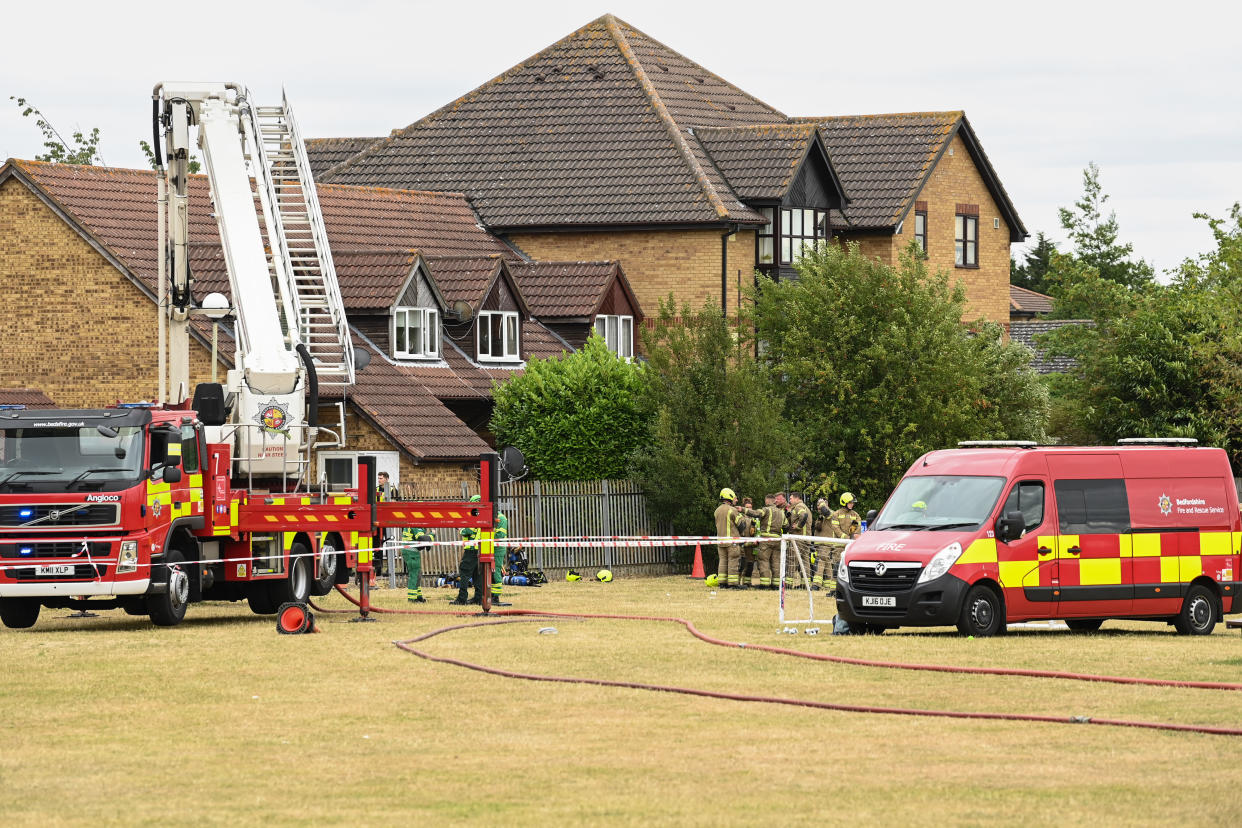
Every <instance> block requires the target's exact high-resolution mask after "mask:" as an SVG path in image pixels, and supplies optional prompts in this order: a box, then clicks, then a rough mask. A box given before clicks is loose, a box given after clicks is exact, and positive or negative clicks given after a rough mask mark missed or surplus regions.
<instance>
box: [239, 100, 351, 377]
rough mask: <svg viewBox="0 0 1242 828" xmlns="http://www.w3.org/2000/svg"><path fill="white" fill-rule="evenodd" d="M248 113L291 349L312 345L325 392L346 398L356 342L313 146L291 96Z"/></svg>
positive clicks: (272, 260) (249, 139)
mask: <svg viewBox="0 0 1242 828" xmlns="http://www.w3.org/2000/svg"><path fill="white" fill-rule="evenodd" d="M248 111H249V117H243V119H242V121H243V123H244V124H246V129H247V132H248V134H247V136H246V137H247V145H248V146H249V147H251V148H253V149H252V150H251V152H252V155H251V161H252V166H253V168H254V173H255V178H256V186H257V189H258V197H259V203H260V206H261V208H262V211H263V217H264V223H265V224H266V226H267V228H268V238H269V246H270V249H271V252H270V253H269V255H268V261H269V267H270V272H271V276H272V281H273V283H274V284H275V286H276V290H277V292H278V294H279V296H280V300H281V303H282V306H283V308H284V316H285V320H286V323H287V325H288V327H289V330H288V332H287V336H288V338H289V340H290V346H291V347H293V346H296V345H298V344H303V345H305V346H306V349H307V351H308V352H309V353H310V356H311V359H312V360H313V361H314V363H315V372H316V374H317V375H318V379H319V389H320V391H321V392H327V393H331V392H333V391H337V392H340V393H343V392H344V390H345V388H346V387H347V386H349V385H351V384H352V383H353V382H354V350H353V343H352V341H351V339H350V335H349V324H348V322H347V320H346V317H345V307H344V303H343V302H342V301H341V291H340V287H339V286H338V284H337V280H336V269H335V267H334V266H333V264H332V253H331V251H330V249H329V248H328V233H327V230H326V229H325V228H324V223H323V214H322V212H321V210H320V208H319V196H318V193H317V192H316V190H315V182H314V178H313V177H312V175H311V168H310V160H309V159H308V158H307V155H306V145H305V144H303V143H302V137H301V135H300V133H299V132H298V127H297V121H296V120H295V119H294V117H293V109H292V107H291V106H290V105H289V98H288V95H287V94H285V93H284V91H283V90H282V94H281V106H251V107H248ZM280 252H283V254H284V255H277V254H278V253H280ZM286 262H288V265H287V266H286V264H285V263H286Z"/></svg>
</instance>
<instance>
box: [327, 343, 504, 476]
mask: <svg viewBox="0 0 1242 828" xmlns="http://www.w3.org/2000/svg"><path fill="white" fill-rule="evenodd" d="M354 346H355V347H365V345H364V343H363V341H362V340H360V339H359V338H358V337H357V336H355V339H354ZM418 370H420V369H416V368H411V367H407V366H404V365H399V364H397V363H395V362H392V361H391V360H389V359H387V358H386V357H385V356H383V355H382V354H380V355H378V356H376V357H375V358H374V359H372V360H371V364H370V365H368V366H367V367H366V368H365V369H363V370H361V371H359V372H358V375H357V382H356V383H355V385H354V387H353V388H352V389H351V390H350V399H351V400H352V401H353V402H354V404H355V405H356V406H357V407H358V409H359V411H360V412H361V413H362V414H363V415H364V416H366V417H367V418H368V419H370V420H371V421H372V423H373V424H374V425H376V426H377V427H379V428H380V429H381V430H382V431H383V432H384V433H385V434H387V435H388V436H389V437H390V438H392V439H393V440H394V441H396V442H397V443H398V444H400V446H401V447H402V448H404V449H405V450H406V451H408V452H409V453H410V454H412V455H413V456H414V457H415V458H418V459H420V460H422V459H426V460H449V459H465V458H474V457H478V456H479V455H480V454H482V453H483V452H485V451H489V450H490V449H489V448H488V445H487V443H485V442H484V441H483V440H482V439H481V438H480V437H479V436H478V435H477V434H475V433H474V431H472V430H471V429H470V427H469V426H467V425H466V424H465V423H463V422H462V421H461V420H459V419H458V418H457V416H456V415H455V414H453V412H452V411H450V410H449V409H448V408H446V407H445V406H444V404H443V403H442V402H440V400H438V399H436V396H435V395H434V394H433V393H432V392H431V391H429V390H428V389H427V388H426V386H425V385H424V382H423V380H422V378H421V377H419V376H417V374H416V372H417V371H418Z"/></svg>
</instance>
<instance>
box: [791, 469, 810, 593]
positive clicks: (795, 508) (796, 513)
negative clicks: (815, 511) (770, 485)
mask: <svg viewBox="0 0 1242 828" xmlns="http://www.w3.org/2000/svg"><path fill="white" fill-rule="evenodd" d="M789 534H791V535H809V534H811V510H810V509H808V508H807V506H806V504H805V503H803V502H802V492H790V494H789ZM807 548H808V547H807V542H806V541H801V542H799V541H797V540H795V539H793V538H790V540H789V551H790V557H791V558H792V559H793V562H794V565H793V574H794V580H795V581H796V582H797V584H798V585H799V586H800V585H801V584H802V582H803V580H804V579H805V580H808V581H809V580H810V577H811V570H810V569H809V568H808V561H807V559H806V557H805V556H804V554H803V550H804V549H807ZM812 554H813V553H812ZM811 565H813V563H812V564H811Z"/></svg>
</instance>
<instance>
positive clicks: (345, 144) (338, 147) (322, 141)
mask: <svg viewBox="0 0 1242 828" xmlns="http://www.w3.org/2000/svg"><path fill="white" fill-rule="evenodd" d="M379 140H382V139H380V138H378V137H376V138H308V139H306V140H305V141H303V142H302V143H304V144H305V145H306V157H307V158H308V159H309V160H310V165H311V175H313V176H315V177H316V178H318V177H319V175H320V174H321V173H325V172H327V171H328V170H330V169H332V168H333V167H335V166H336V165H337V164H339V163H341V162H342V161H345V160H346V159H348V158H351V157H352V156H355V155H357V154H358V153H360V152H362V151H363V150H364V149H366V148H367V147H369V146H370V145H371V144H374V143H375V142H376V141H379Z"/></svg>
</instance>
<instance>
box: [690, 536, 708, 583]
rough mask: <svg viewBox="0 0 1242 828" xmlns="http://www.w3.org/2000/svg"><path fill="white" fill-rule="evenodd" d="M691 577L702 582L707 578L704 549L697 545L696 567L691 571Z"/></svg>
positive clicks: (695, 548)
mask: <svg viewBox="0 0 1242 828" xmlns="http://www.w3.org/2000/svg"><path fill="white" fill-rule="evenodd" d="M690 577H691V578H698V579H699V580H700V581H701V580H703V579H704V578H706V577H707V575H706V574H704V572H703V547H701V546H700V545H699V544H697V543H696V544H695V545H694V566H693V567H692V568H691V569H690Z"/></svg>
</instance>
